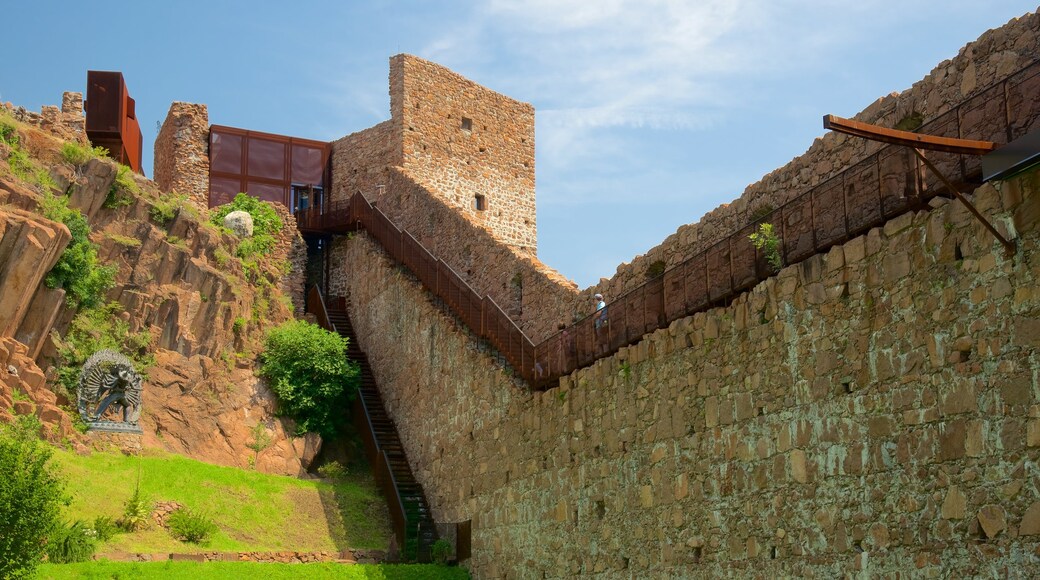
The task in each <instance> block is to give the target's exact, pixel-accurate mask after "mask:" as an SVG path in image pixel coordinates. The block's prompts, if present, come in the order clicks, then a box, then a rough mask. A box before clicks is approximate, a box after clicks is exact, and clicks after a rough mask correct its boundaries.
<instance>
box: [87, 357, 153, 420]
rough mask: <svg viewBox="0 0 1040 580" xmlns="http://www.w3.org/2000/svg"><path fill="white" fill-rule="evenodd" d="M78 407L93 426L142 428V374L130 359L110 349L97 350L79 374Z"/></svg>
mask: <svg viewBox="0 0 1040 580" xmlns="http://www.w3.org/2000/svg"><path fill="white" fill-rule="evenodd" d="M78 398H79V401H78V407H79V413H80V416H82V417H83V420H84V421H86V422H87V425H88V427H89V428H90V429H99V430H105V431H128V432H137V433H139V432H140V431H141V428H140V427H139V426H138V424H137V421H138V419H140V417H141V376H140V375H139V374H137V371H135V370H134V365H133V363H132V362H131V361H130V359H128V358H126V357H125V356H123V355H121V354H119V353H118V352H115V351H111V350H99V351H98V352H95V353H94V354H93V355H91V357H90V358H89V359H87V362H86V363H84V365H83V370H82V371H81V372H80V375H79V393H78Z"/></svg>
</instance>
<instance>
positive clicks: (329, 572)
mask: <svg viewBox="0 0 1040 580" xmlns="http://www.w3.org/2000/svg"><path fill="white" fill-rule="evenodd" d="M39 577H40V578H53V579H54V580H63V579H65V578H78V579H94V580H101V579H109V578H119V579H120V580H124V579H135V580H136V579H139V578H140V579H147V578H156V579H162V580H206V579H208V578H219V579H224V578H264V579H265V580H280V579H283V578H284V579H286V580H289V579H293V580H295V579H300V580H307V579H312V578H314V579H325V578H329V579H331V578H336V579H346V580H351V579H353V580H412V579H414V580H466V579H468V578H469V573H468V572H466V570H465V569H464V568H454V567H446V566H436V565H426V566H423V565H407V566H395V565H378V566H375V565H358V566H346V565H341V564H257V563H253V562H207V563H204V564H202V563H197V562H155V563H151V562H149V563H133V562H107V561H99V562H86V563H83V564H50V565H48V564H44V565H42V566H40V568H39Z"/></svg>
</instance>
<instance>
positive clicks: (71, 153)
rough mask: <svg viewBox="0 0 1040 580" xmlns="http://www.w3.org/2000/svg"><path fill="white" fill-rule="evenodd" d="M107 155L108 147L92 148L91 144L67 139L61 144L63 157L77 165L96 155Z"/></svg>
mask: <svg viewBox="0 0 1040 580" xmlns="http://www.w3.org/2000/svg"><path fill="white" fill-rule="evenodd" d="M106 155H108V149H105V148H104V147H94V148H91V147H90V145H81V144H80V143H76V142H75V141H66V142H65V143H62V145H61V158H62V159H64V160H65V161H66V162H68V163H71V164H72V165H75V166H77V167H78V166H80V165H83V164H85V163H86V162H87V161H90V160H91V159H94V158H95V157H104V156H106Z"/></svg>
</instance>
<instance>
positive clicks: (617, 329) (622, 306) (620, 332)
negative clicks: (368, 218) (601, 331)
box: [593, 292, 632, 350]
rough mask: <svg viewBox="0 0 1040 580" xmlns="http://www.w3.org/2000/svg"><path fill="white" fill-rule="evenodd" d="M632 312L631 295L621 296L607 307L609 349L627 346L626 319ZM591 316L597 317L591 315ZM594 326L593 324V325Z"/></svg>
mask: <svg viewBox="0 0 1040 580" xmlns="http://www.w3.org/2000/svg"><path fill="white" fill-rule="evenodd" d="M631 312H632V293H631V292H629V293H626V294H623V295H622V296H621V297H620V298H618V299H617V300H614V301H612V302H611V303H610V304H608V305H607V325H608V328H607V334H608V335H609V337H610V348H611V349H612V350H613V349H618V348H621V347H623V346H625V345H627V344H628V342H629V336H630V332H629V329H628V318H629V316H628V315H629V314H630V313H631ZM593 316H594V317H595V316H598V315H597V314H593ZM593 326H595V323H593Z"/></svg>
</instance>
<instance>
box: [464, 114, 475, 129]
mask: <svg viewBox="0 0 1040 580" xmlns="http://www.w3.org/2000/svg"><path fill="white" fill-rule="evenodd" d="M462 130H463V131H472V130H473V119H470V118H469V117H463V118H462Z"/></svg>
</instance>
